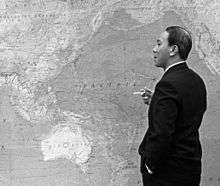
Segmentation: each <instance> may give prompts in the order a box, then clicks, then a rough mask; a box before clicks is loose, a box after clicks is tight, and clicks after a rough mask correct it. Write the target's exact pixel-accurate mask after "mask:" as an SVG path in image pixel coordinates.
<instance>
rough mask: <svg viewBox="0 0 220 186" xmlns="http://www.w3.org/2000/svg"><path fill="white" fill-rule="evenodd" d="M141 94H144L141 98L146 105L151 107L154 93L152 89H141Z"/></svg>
mask: <svg viewBox="0 0 220 186" xmlns="http://www.w3.org/2000/svg"><path fill="white" fill-rule="evenodd" d="M140 92H142V94H141V96H142V99H143V101H144V103H145V104H147V105H149V104H150V101H151V98H152V95H153V92H152V91H151V90H150V89H148V88H147V87H144V89H141V90H140Z"/></svg>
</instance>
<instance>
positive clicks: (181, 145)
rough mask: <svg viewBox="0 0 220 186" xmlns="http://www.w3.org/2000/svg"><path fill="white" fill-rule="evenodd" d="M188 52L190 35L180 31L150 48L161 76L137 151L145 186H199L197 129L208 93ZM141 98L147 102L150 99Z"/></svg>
mask: <svg viewBox="0 0 220 186" xmlns="http://www.w3.org/2000/svg"><path fill="white" fill-rule="evenodd" d="M191 48H192V39H191V35H190V33H189V32H188V31H187V30H186V29H184V28H182V27H179V26H171V27H168V28H166V31H165V32H163V33H162V34H161V36H160V37H159V38H158V39H157V45H156V46H155V47H154V48H153V53H154V62H155V66H157V67H161V68H163V69H164V71H165V73H164V75H163V76H162V78H161V80H160V81H159V82H158V83H157V85H156V87H155V91H154V94H153V95H152V98H151V101H150V106H149V110H148V120H149V127H148V130H147V132H146V134H145V136H144V138H143V140H142V142H141V144H140V146H139V150H138V152H139V154H140V156H141V173H142V178H143V184H144V185H147V186H159V185H160V186H199V184H200V175H201V156H202V149H201V144H200V140H199V127H200V125H201V121H202V118H203V114H204V112H205V110H206V88H205V85H204V82H203V80H202V79H201V78H200V76H199V75H198V74H196V73H195V72H194V71H193V70H191V69H190V68H189V67H188V66H187V64H186V62H185V61H186V60H187V58H188V54H189V52H190V50H191ZM142 96H143V97H144V99H145V98H146V99H145V101H147V102H148V101H149V97H151V94H150V92H146V93H145V94H144V95H142ZM147 102H146V103H147Z"/></svg>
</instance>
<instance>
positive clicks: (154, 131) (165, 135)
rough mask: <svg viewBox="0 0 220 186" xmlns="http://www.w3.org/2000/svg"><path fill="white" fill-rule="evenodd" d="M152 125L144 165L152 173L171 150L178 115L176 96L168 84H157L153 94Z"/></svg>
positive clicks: (146, 145) (146, 144)
mask: <svg viewBox="0 0 220 186" xmlns="http://www.w3.org/2000/svg"><path fill="white" fill-rule="evenodd" d="M154 99H155V101H154V103H153V104H154V105H153V109H152V117H153V120H152V123H151V126H149V129H148V130H149V131H148V134H149V135H148V138H147V140H146V143H145V152H144V159H145V164H146V165H147V166H148V167H149V169H150V170H152V171H153V172H154V171H155V170H156V169H157V167H158V166H160V163H161V162H162V161H166V157H167V155H168V153H169V151H170V148H171V141H172V135H173V133H174V131H175V121H176V119H177V115H178V94H177V92H176V91H175V89H174V87H173V86H172V85H171V84H170V83H168V82H159V83H158V84H157V86H156V88H155V92H154Z"/></svg>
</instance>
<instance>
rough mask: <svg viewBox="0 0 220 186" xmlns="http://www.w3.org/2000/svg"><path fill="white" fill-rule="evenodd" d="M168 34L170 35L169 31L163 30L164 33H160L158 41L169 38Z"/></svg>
mask: <svg viewBox="0 0 220 186" xmlns="http://www.w3.org/2000/svg"><path fill="white" fill-rule="evenodd" d="M168 35H169V33H168V32H166V31H165V32H162V33H161V34H160V36H159V37H158V39H157V41H158V42H159V41H164V40H167V38H168Z"/></svg>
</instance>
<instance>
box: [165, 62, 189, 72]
mask: <svg viewBox="0 0 220 186" xmlns="http://www.w3.org/2000/svg"><path fill="white" fill-rule="evenodd" d="M185 62H186V61H184V60H178V61H175V62H173V63H171V64H169V65H167V67H166V68H165V69H164V71H165V72H166V71H167V70H169V69H170V68H172V67H173V66H176V65H178V64H181V63H185Z"/></svg>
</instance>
